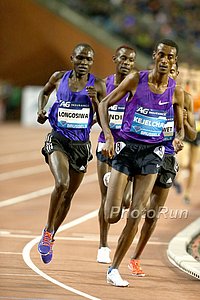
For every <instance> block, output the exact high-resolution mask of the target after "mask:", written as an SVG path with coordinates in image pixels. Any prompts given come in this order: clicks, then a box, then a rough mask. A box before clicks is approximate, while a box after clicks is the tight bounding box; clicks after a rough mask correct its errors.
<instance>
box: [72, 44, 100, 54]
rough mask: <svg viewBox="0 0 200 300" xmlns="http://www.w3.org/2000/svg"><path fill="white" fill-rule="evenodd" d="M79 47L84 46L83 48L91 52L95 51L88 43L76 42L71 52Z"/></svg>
mask: <svg viewBox="0 0 200 300" xmlns="http://www.w3.org/2000/svg"><path fill="white" fill-rule="evenodd" d="M79 47H84V48H87V49H90V50H91V51H92V52H93V53H95V51H94V49H93V48H92V46H90V45H89V44H87V43H79V44H77V45H76V46H75V47H74V49H73V53H74V51H75V50H76V49H77V48H79Z"/></svg>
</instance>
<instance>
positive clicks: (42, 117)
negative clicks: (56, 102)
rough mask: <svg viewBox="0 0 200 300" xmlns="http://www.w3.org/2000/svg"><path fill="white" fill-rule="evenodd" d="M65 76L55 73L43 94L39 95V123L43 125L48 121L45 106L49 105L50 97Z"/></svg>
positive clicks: (61, 73) (44, 88)
mask: <svg viewBox="0 0 200 300" xmlns="http://www.w3.org/2000/svg"><path fill="white" fill-rule="evenodd" d="M63 74H64V72H55V73H54V74H53V75H51V77H50V78H49V80H48V82H47V83H46V84H45V86H44V87H43V88H42V90H41V92H40V93H39V96H38V112H37V115H38V118H37V121H38V123H41V124H43V123H44V122H45V121H46V120H47V116H46V110H45V106H46V105H47V103H48V100H49V96H50V95H51V93H52V92H53V91H54V90H55V89H56V87H57V85H58V83H59V81H60V79H61V78H62V76H63Z"/></svg>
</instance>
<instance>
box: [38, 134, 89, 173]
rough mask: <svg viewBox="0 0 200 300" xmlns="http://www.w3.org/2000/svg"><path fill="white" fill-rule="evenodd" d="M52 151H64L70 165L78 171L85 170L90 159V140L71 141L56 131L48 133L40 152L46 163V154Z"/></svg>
mask: <svg viewBox="0 0 200 300" xmlns="http://www.w3.org/2000/svg"><path fill="white" fill-rule="evenodd" d="M54 151H61V152H63V153H65V154H66V155H67V157H68V159H69V164H70V166H71V167H72V168H73V169H74V170H76V171H77V172H79V173H85V172H86V171H87V164H88V161H90V160H91V159H92V154H91V142H90V141H87V142H81V141H71V140H69V139H67V138H65V137H64V136H62V135H61V134H59V133H58V132H56V131H52V132H51V133H48V135H47V137H46V141H45V145H44V147H43V148H42V154H43V155H44V156H45V161H46V163H48V155H49V154H51V153H53V152H54Z"/></svg>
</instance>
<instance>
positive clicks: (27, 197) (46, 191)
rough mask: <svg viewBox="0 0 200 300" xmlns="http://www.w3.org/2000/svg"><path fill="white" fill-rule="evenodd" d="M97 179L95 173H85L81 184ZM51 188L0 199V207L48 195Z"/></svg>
mask: <svg viewBox="0 0 200 300" xmlns="http://www.w3.org/2000/svg"><path fill="white" fill-rule="evenodd" d="M95 180H97V174H96V173H93V174H91V175H86V176H85V177H84V179H83V182H82V184H86V183H90V182H93V181H95ZM52 190H53V186H50V187H47V188H44V189H41V190H37V191H35V192H31V193H28V194H24V195H20V196H17V197H14V198H10V199H6V200H2V201H0V207H5V206H9V205H13V204H17V203H20V202H23V201H29V200H32V199H34V198H38V197H40V196H45V195H48V194H50V193H51V192H52Z"/></svg>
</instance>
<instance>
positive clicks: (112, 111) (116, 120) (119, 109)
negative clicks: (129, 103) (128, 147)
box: [98, 74, 128, 143]
mask: <svg viewBox="0 0 200 300" xmlns="http://www.w3.org/2000/svg"><path fill="white" fill-rule="evenodd" d="M114 78H115V75H114V74H113V75H110V76H108V77H107V79H106V92H107V94H110V93H111V92H112V91H113V90H114V89H115V88H116V86H115V85H114ZM127 98H128V96H127V95H125V96H124V97H123V98H122V99H121V100H119V101H118V102H117V103H116V104H115V105H113V106H111V107H109V109H108V114H109V117H110V122H109V127H110V130H111V132H112V135H113V137H114V141H115V142H117V140H118V138H119V133H120V129H121V126H122V119H123V115H124V108H125V104H126V100H127ZM98 142H101V143H105V137H104V134H103V132H101V133H100V135H99V138H98Z"/></svg>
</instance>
